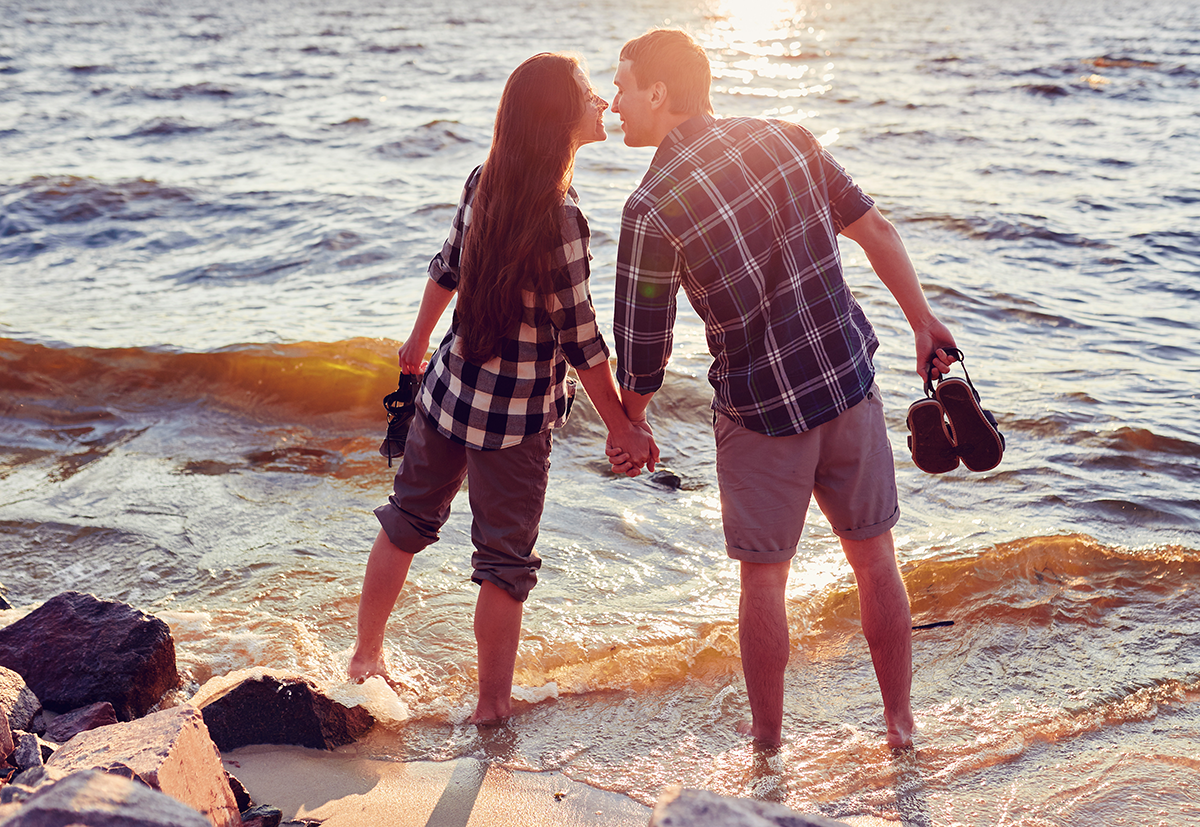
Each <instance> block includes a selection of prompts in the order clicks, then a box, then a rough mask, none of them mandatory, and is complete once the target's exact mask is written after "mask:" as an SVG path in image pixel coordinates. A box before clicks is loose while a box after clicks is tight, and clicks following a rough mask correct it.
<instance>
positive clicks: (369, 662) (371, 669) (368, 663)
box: [346, 652, 392, 684]
mask: <svg viewBox="0 0 1200 827" xmlns="http://www.w3.org/2000/svg"><path fill="white" fill-rule="evenodd" d="M346 674H348V675H349V676H350V680H352V681H354V682H355V683H362V682H363V681H365V680H366V679H367V678H372V677H374V676H375V675H378V676H379V677H381V678H383V679H384V680H385V681H387V682H388V684H391V683H392V679H391V677H390V676H389V675H388V671H387V664H386V663H384V662H383V653H378V654H374V655H363V654H359V653H358V652H355V653H354V654H353V655H351V656H350V665H349V666H347V667H346Z"/></svg>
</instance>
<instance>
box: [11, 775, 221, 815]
mask: <svg viewBox="0 0 1200 827" xmlns="http://www.w3.org/2000/svg"><path fill="white" fill-rule="evenodd" d="M10 812H11V815H10V814H9V813H0V819H2V818H4V816H5V815H8V818H7V820H5V821H4V822H3V824H4V827H69V826H70V825H75V827H210V825H209V822H208V819H206V818H205V817H204V816H202V815H201V814H200V813H198V812H196V811H195V810H193V809H192V808H190V807H188V806H186V805H184V804H181V803H180V802H178V801H176V800H175V799H174V798H171V797H170V796H168V795H164V794H163V793H160V792H157V791H156V790H152V789H150V788H149V787H147V786H145V785H144V784H139V783H138V782H136V781H131V780H129V779H128V778H121V777H119V776H116V775H109V774H108V773H104V772H95V771H90V772H89V771H85V772H75V773H71V774H70V775H68V776H66V777H65V778H63V779H62V780H60V781H55V782H53V783H49V784H45V785H44V786H41V787H39V788H38V789H37V790H36V792H34V793H33V794H32V795H30V796H29V798H27V799H25V801H23V802H21V803H20V804H19V805H17V806H16V807H15V808H13V809H12V810H11V811H10Z"/></svg>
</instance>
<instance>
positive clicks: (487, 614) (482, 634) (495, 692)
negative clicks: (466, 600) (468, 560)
mask: <svg viewBox="0 0 1200 827" xmlns="http://www.w3.org/2000/svg"><path fill="white" fill-rule="evenodd" d="M523 606H524V604H523V603H521V601H519V600H515V599H513V597H512V596H511V595H509V593H508V592H506V591H504V589H501V588H500V587H499V586H497V585H495V584H494V583H489V582H487V581H484V583H483V584H482V585H480V587H479V599H478V600H477V601H476V602H475V646H476V650H477V652H478V657H479V703H478V704H477V705H476V707H475V714H474V715H472V716H471V723H473V724H494V723H499V722H500V721H503V720H505V719H506V718H508V717H509V716H510V715H512V683H513V669H514V668H515V667H516V662H517V646H518V645H519V644H520V642H521V610H522V607H523Z"/></svg>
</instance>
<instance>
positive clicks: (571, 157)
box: [455, 53, 587, 363]
mask: <svg viewBox="0 0 1200 827" xmlns="http://www.w3.org/2000/svg"><path fill="white" fill-rule="evenodd" d="M577 66H578V62H577V61H576V60H575V59H574V58H571V57H569V56H566V55H558V54H549V53H544V54H539V55H534V56H533V57H531V58H529V59H528V60H526V61H525V62H524V63H522V64H521V65H520V66H518V67H517V68H516V69H515V70H514V71H513V73H512V74H511V75H510V76H509V78H508V82H507V83H506V84H505V86H504V93H503V95H501V97H500V106H499V108H498V109H497V110H496V126H495V129H494V132H493V136H492V148H491V150H490V151H489V152H488V156H487V160H486V161H485V162H484V164H483V172H482V174H481V175H480V178H479V184H478V186H477V187H476V190H475V198H474V201H473V202H472V204H471V222H470V225H469V226H468V227H467V232H466V236H465V238H464V239H463V251H462V258H461V260H460V262H459V280H458V302H457V304H456V305H455V312H456V314H457V316H458V335H459V338H460V339H461V340H462V348H463V357H464V358H465V359H467V360H468V361H471V362H475V363H483V362H486V361H488V360H489V359H491V358H492V357H493V356H496V355H498V353H499V348H500V343H501V340H502V339H504V338H505V337H508V336H512V335H514V334H515V332H516V329H517V327H518V325H520V323H521V318H522V314H523V312H524V306H525V305H524V301H523V300H522V295H521V293H522V291H523V290H532V291H533V292H534V293H535V294H536V295H537V296H538V297H539V299H540V300H544V299H545V297H546V296H548V295H550V294H552V293H553V292H554V291H555V290H556V289H558V288H559V287H560V285H558V284H556V282H555V273H554V269H553V267H552V266H551V262H552V252H553V250H554V248H555V247H556V246H558V245H559V244H561V243H562V229H561V221H562V209H561V208H562V203H563V197H564V196H565V195H566V191H567V187H569V186H570V182H571V175H572V173H573V170H574V163H575V148H576V147H575V131H576V130H577V129H578V127H579V122H580V120H581V119H582V117H583V112H584V108H585V107H586V106H587V99H586V98H585V96H584V92H583V90H582V89H581V88H580V86H579V83H578V81H577V80H576V75H575V70H576V67H577Z"/></svg>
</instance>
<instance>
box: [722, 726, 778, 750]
mask: <svg viewBox="0 0 1200 827" xmlns="http://www.w3.org/2000/svg"><path fill="white" fill-rule="evenodd" d="M734 729H736V730H737V733H738V735H745V736H746V737H748V738H753V739H754V743H755V744H756V745H758V746H760V747H778V746H780V745H782V744H783V733H782V732H771V733H767V734H766V735H765V736H764V735H761V734H759V733H758V732H755V731H754V724H752V723H750V722H749V721H746V720H741V721H738V722H737V724H735V725H734Z"/></svg>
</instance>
